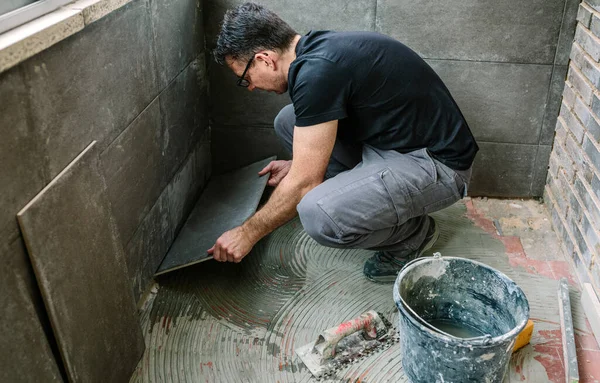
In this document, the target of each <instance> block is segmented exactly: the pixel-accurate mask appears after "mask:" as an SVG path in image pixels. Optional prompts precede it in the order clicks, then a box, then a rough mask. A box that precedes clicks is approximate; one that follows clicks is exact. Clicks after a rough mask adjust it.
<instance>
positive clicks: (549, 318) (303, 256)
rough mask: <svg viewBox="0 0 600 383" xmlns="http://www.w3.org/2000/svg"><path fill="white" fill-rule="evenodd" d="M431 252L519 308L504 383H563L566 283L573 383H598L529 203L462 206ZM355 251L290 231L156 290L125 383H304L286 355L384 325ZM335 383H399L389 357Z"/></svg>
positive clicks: (396, 356)
mask: <svg viewBox="0 0 600 383" xmlns="http://www.w3.org/2000/svg"><path fill="white" fill-rule="evenodd" d="M434 216H435V218H436V220H437V221H438V223H439V225H440V228H441V231H442V233H441V236H440V240H439V241H438V243H437V244H436V246H435V247H434V249H433V250H434V251H440V252H441V253H442V255H445V256H462V257H466V258H470V259H475V260H478V261H481V262H483V263H486V264H488V265H490V266H492V267H495V268H496V269H499V270H501V271H502V272H504V273H505V274H507V275H508V276H509V277H510V278H512V279H513V280H514V281H515V282H516V283H517V284H519V286H521V288H522V289H523V290H524V292H525V294H526V295H527V297H528V299H529V304H530V308H531V318H532V319H533V320H534V321H535V330H534V335H533V338H532V341H531V343H530V344H529V345H528V346H526V347H524V348H523V349H521V350H520V351H518V352H517V353H515V354H514V355H513V357H512V359H511V364H510V369H509V374H508V375H507V377H506V379H505V382H554V383H562V382H564V381H565V378H564V369H563V367H562V346H561V334H560V325H559V322H558V321H559V319H558V317H559V314H558V298H557V286H558V285H557V280H558V279H559V278H560V277H563V276H564V277H567V278H568V279H569V281H570V283H571V285H572V291H571V299H572V310H573V319H574V324H575V327H576V343H577V352H578V359H579V367H580V376H581V382H588V383H589V382H599V381H600V349H599V348H598V344H597V343H596V341H595V339H594V338H593V336H592V335H591V331H590V328H589V324H588V323H587V321H586V319H585V316H584V314H583V312H582V310H581V308H580V306H579V293H578V281H577V279H576V277H575V274H574V273H573V271H572V269H571V266H570V263H569V262H567V261H566V259H565V257H564V255H563V254H562V253H561V251H560V247H559V246H558V243H557V240H556V238H555V236H554V233H553V232H552V229H551V224H550V218H549V215H548V213H547V211H546V209H545V207H544V205H541V204H539V203H538V202H536V201H531V200H530V201H521V200H496V199H466V200H464V201H462V202H460V203H458V204H456V205H455V206H453V207H451V208H448V209H446V210H444V211H441V212H438V213H436V214H435V215H434ZM371 254H372V252H370V251H366V250H350V251H348V250H345V251H344V250H338V249H329V248H325V247H322V246H320V245H318V244H316V243H315V242H314V241H312V240H311V239H310V238H309V237H308V236H307V235H306V233H304V231H303V230H302V227H301V225H300V224H299V221H298V220H293V221H291V222H290V223H288V224H287V225H285V226H284V227H282V228H280V229H279V230H277V231H276V232H274V233H273V234H271V235H270V236H268V237H267V238H265V239H264V240H263V241H261V242H260V243H259V244H258V245H257V246H256V247H255V249H254V250H253V252H252V253H251V254H250V255H248V257H247V258H246V259H245V260H244V261H243V262H242V263H241V264H238V265H234V264H218V263H216V262H212V261H209V262H207V263H203V264H199V265H197V266H192V267H189V268H186V269H183V270H180V271H177V272H174V273H171V274H167V275H166V276H165V277H164V278H161V279H159V280H158V285H157V288H156V289H155V290H154V292H153V293H152V294H151V296H150V297H149V299H148V301H147V303H146V305H145V306H144V307H143V309H142V313H141V314H142V324H143V328H144V333H145V339H146V346H147V349H146V352H145V354H144V357H143V359H142V360H141V361H140V363H139V365H138V368H137V370H136V372H135V373H134V375H133V376H132V379H131V382H310V381H314V379H313V378H312V377H311V375H310V373H309V372H308V370H307V369H306V368H305V367H304V366H303V365H302V363H301V362H299V360H298V359H297V357H296V356H295V355H294V350H295V349H296V348H297V347H298V346H301V345H304V344H306V343H309V342H311V341H314V340H315V338H316V336H317V335H318V333H319V332H320V331H321V330H324V329H326V328H329V327H332V326H334V325H336V324H339V323H341V322H343V321H345V320H347V319H350V318H352V317H355V316H356V315H358V314H360V313H362V312H364V311H366V310H369V309H375V310H377V311H379V312H381V313H383V314H384V315H385V316H386V317H387V318H388V319H390V320H391V321H392V323H396V321H397V319H398V313H397V310H396V308H395V304H394V301H393V297H392V286H391V285H376V284H373V283H371V282H369V281H367V280H366V279H365V278H364V277H363V275H362V264H363V263H364V261H365V260H366V259H367V258H368V257H369V256H370V255H371ZM332 381H336V382H406V381H407V379H406V377H405V376H404V374H403V371H402V366H401V357H400V352H399V346H398V345H394V346H392V347H391V348H389V349H387V350H385V351H384V352H381V353H378V354H374V355H371V356H370V357H368V358H366V359H364V360H362V361H360V362H358V363H355V364H353V365H351V366H349V367H348V368H346V369H345V370H342V371H341V372H340V373H338V375H337V376H336V377H335V379H332Z"/></svg>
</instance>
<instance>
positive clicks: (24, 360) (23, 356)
mask: <svg viewBox="0 0 600 383" xmlns="http://www.w3.org/2000/svg"><path fill="white" fill-rule="evenodd" d="M5 239H7V238H2V240H5ZM0 291H2V294H0V307H2V315H0V331H1V332H2V336H1V337H0V381H1V382H11V383H12V382H14V383H21V382H22V383H28V382H57V383H58V382H62V378H61V375H60V371H59V368H58V367H57V364H56V360H55V359H54V355H53V354H52V350H51V348H50V344H49V342H48V340H47V338H46V334H45V333H44V326H43V325H42V323H43V321H44V320H45V319H47V318H44V315H45V309H44V304H43V302H42V300H41V297H40V293H39V290H38V288H37V284H36V281H35V277H34V275H33V270H32V269H31V264H30V263H29V259H28V258H27V253H26V252H25V249H24V245H23V242H22V239H21V238H20V237H18V238H17V239H16V240H13V241H12V242H11V243H4V244H3V245H2V246H0ZM38 310H39V311H41V313H38V312H37V311H38ZM40 316H42V318H40ZM46 327H47V326H46ZM48 330H49V328H48ZM49 331H51V330H49Z"/></svg>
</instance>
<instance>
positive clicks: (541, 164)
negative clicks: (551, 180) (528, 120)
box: [531, 145, 552, 197]
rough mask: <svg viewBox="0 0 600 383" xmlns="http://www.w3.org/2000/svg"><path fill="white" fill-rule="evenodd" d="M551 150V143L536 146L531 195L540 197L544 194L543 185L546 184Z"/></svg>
mask: <svg viewBox="0 0 600 383" xmlns="http://www.w3.org/2000/svg"><path fill="white" fill-rule="evenodd" d="M551 152H552V145H540V146H538V149H537V155H536V157H535V165H534V169H533V180H532V182H531V196H532V197H541V196H542V195H543V194H544V186H545V185H546V176H547V175H548V165H549V162H550V153H551Z"/></svg>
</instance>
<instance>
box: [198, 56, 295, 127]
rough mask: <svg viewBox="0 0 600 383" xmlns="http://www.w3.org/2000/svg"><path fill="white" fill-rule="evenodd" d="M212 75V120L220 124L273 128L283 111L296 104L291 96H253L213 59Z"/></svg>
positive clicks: (261, 93) (256, 92)
mask: <svg viewBox="0 0 600 383" xmlns="http://www.w3.org/2000/svg"><path fill="white" fill-rule="evenodd" d="M209 73H210V93H211V94H210V111H211V113H210V116H211V119H212V120H213V121H214V122H215V123H216V124H224V125H245V126H264V127H272V126H273V120H274V119H275V116H277V113H279V111H280V110H281V108H283V107H284V106H286V105H288V104H291V103H292V101H291V100H290V97H289V95H288V94H287V93H286V94H283V95H277V94H275V93H269V92H265V91H261V90H255V91H252V92H249V91H248V89H245V88H241V87H239V86H237V85H236V81H237V77H236V76H235V74H234V73H233V72H232V71H231V70H230V69H229V68H227V67H225V66H221V65H219V64H217V63H216V62H215V61H214V60H213V59H212V58H211V59H210V63H209Z"/></svg>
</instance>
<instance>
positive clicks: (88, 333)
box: [18, 143, 144, 382]
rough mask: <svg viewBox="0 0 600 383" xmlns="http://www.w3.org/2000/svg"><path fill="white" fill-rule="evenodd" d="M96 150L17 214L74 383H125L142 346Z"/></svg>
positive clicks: (90, 149) (85, 154)
mask: <svg viewBox="0 0 600 383" xmlns="http://www.w3.org/2000/svg"><path fill="white" fill-rule="evenodd" d="M95 149H96V148H95V147H94V143H92V144H91V145H90V146H88V147H87V148H86V149H85V151H84V152H82V153H81V155H79V156H78V157H77V159H76V160H75V161H73V162H72V163H71V164H69V166H68V167H67V168H65V171H64V172H62V173H61V174H60V175H59V176H58V177H57V178H56V179H54V180H53V182H51V183H50V184H49V185H48V187H47V188H45V189H44V190H42V191H41V192H40V193H39V194H38V195H37V196H36V197H35V198H34V199H33V200H32V201H31V202H30V203H29V204H28V205H27V206H26V207H25V208H24V209H23V210H21V211H20V212H19V214H18V219H19V226H20V228H21V230H22V232H23V237H24V239H25V243H26V244H27V251H28V253H29V258H30V259H31V262H32V264H33V267H34V269H35V273H36V277H37V281H38V283H39V285H40V290H41V291H42V295H43V297H44V303H45V305H46V308H47V310H48V315H49V317H50V320H51V322H52V329H53V331H54V334H55V336H56V340H57V342H58V345H59V348H60V351H61V356H62V359H63V362H64V365H65V368H66V370H67V373H68V376H69V381H73V382H82V381H85V382H122V381H125V380H127V379H128V378H129V377H130V375H131V373H132V372H133V370H134V369H135V366H136V365H137V362H138V360H139V358H140V357H141V355H142V353H143V351H144V340H143V337H142V332H141V328H140V325H139V322H138V318H137V316H136V311H135V305H134V302H133V296H132V294H131V291H130V286H129V284H128V281H127V277H126V273H127V269H126V265H125V260H124V258H123V248H122V247H121V244H120V243H118V239H117V233H116V229H115V227H114V224H113V221H112V219H111V216H110V208H109V204H108V199H107V197H106V190H105V185H104V181H103V179H102V177H101V175H100V171H99V167H98V151H97V150H95Z"/></svg>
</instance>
